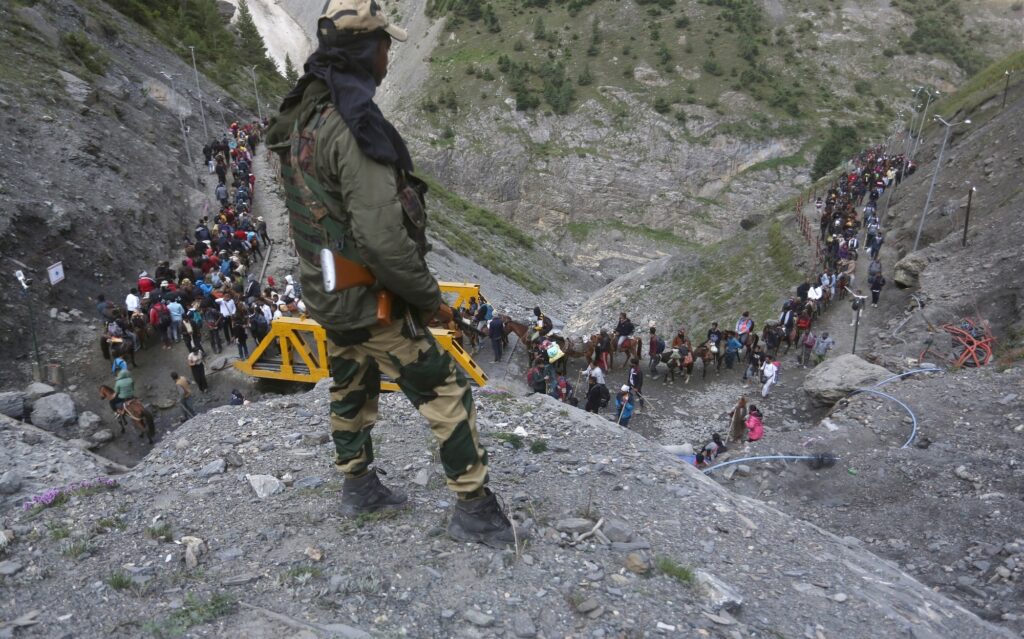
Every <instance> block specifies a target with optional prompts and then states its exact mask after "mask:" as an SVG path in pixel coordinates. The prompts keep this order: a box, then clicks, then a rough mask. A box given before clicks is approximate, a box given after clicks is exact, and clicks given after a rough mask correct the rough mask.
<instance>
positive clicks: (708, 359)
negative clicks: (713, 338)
mask: <svg viewBox="0 0 1024 639" xmlns="http://www.w3.org/2000/svg"><path fill="white" fill-rule="evenodd" d="M722 350H723V349H722V348H721V347H719V348H718V354H717V355H716V354H715V353H712V352H711V342H709V341H706V342H704V343H703V344H701V345H700V346H698V347H697V348H695V349H693V361H692V362H690V365H689V366H688V367H687V368H686V381H690V374H691V373H693V365H694V363H695V362H696V361H697V360H700V362H701V371H700V378H701V379H705V378H706V377H707V376H708V368H710V367H711V363H712V362H717V364H718V366H717V367H716V368H715V372H716V373H717V372H718V370H719V368H720V367H721V365H722V359H721V358H723V357H725V356H724V355H723V354H722Z"/></svg>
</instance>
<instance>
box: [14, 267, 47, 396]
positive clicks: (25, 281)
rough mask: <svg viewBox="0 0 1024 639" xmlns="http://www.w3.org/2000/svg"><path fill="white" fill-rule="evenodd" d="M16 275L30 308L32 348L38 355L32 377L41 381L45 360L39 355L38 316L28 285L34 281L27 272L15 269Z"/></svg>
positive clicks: (29, 320)
mask: <svg viewBox="0 0 1024 639" xmlns="http://www.w3.org/2000/svg"><path fill="white" fill-rule="evenodd" d="M14 276H15V277H16V278H18V281H19V282H21V292H22V293H24V295H25V308H26V309H28V326H29V329H30V330H31V331H32V350H33V351H34V352H35V356H36V370H35V371H33V375H32V377H33V378H34V379H35V380H36V381H40V380H41V379H42V378H43V360H42V358H41V357H39V340H38V339H37V338H36V318H35V313H34V312H33V310H32V296H31V295H30V294H29V292H28V286H29V284H31V283H32V280H31V279H29V278H27V277H25V274H24V273H22V272H21V271H14Z"/></svg>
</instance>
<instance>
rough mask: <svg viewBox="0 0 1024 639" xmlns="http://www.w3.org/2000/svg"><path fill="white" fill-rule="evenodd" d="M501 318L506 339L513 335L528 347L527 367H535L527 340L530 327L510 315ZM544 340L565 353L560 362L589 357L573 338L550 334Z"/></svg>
mask: <svg viewBox="0 0 1024 639" xmlns="http://www.w3.org/2000/svg"><path fill="white" fill-rule="evenodd" d="M499 317H500V318H501V323H502V325H503V326H504V327H505V337H506V338H507V337H508V336H509V335H510V334H512V335H515V336H516V337H517V338H519V341H520V342H521V343H522V344H523V345H524V346H527V349H526V355H527V358H528V360H529V361H527V366H531V365H533V361H532V357H533V353H532V351H531V349H530V348H529V339H528V338H527V335H529V333H530V327H529V326H527V325H526V324H523V323H522V322H517V321H516V320H514V319H512V318H511V317H509V316H508V315H499ZM544 338H545V339H549V340H551V341H552V342H554V343H556V344H558V348H559V349H560V350H561V351H562V352H563V353H565V357H564V358H562V359H560V360H559V361H560V362H563V363H564V361H565V360H566V359H570V358H572V359H575V358H579V357H586V356H587V354H586V352H585V351H581V350H580V349H579V346H580V344H577V343H576V341H575V340H573V339H572V338H571V337H565V336H563V335H560V334H558V333H548V334H547V335H545V336H544ZM561 374H563V375H564V374H565V373H564V371H562V372H561Z"/></svg>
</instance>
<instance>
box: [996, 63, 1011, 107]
mask: <svg viewBox="0 0 1024 639" xmlns="http://www.w3.org/2000/svg"><path fill="white" fill-rule="evenodd" d="M1003 75H1005V76H1006V84H1005V85H1004V86H1003V104H1002V106H1000V107H999V110H1000V111H1002V110H1003V109H1005V108H1006V92H1007V91H1009V90H1010V70H1009V69H1007V70H1006V71H1003Z"/></svg>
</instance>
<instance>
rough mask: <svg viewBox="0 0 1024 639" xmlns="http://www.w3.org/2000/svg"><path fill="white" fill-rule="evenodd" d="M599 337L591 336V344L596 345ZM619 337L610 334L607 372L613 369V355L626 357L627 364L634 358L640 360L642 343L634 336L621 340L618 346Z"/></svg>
mask: <svg viewBox="0 0 1024 639" xmlns="http://www.w3.org/2000/svg"><path fill="white" fill-rule="evenodd" d="M599 337H600V336H599V335H593V336H591V338H590V340H591V342H592V343H595V344H596V343H597V338H599ZM619 337H620V336H619V335H618V334H616V333H612V348H611V351H609V353H608V370H612V369H613V368H615V353H622V354H623V355H625V356H626V361H627V363H628V362H629V360H631V359H633V358H636V359H640V347H641V346H642V344H643V341H642V340H641V339H640V338H639V337H636V336H629V337H626V338H625V339H623V340H622V344H621V345H620V344H619Z"/></svg>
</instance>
